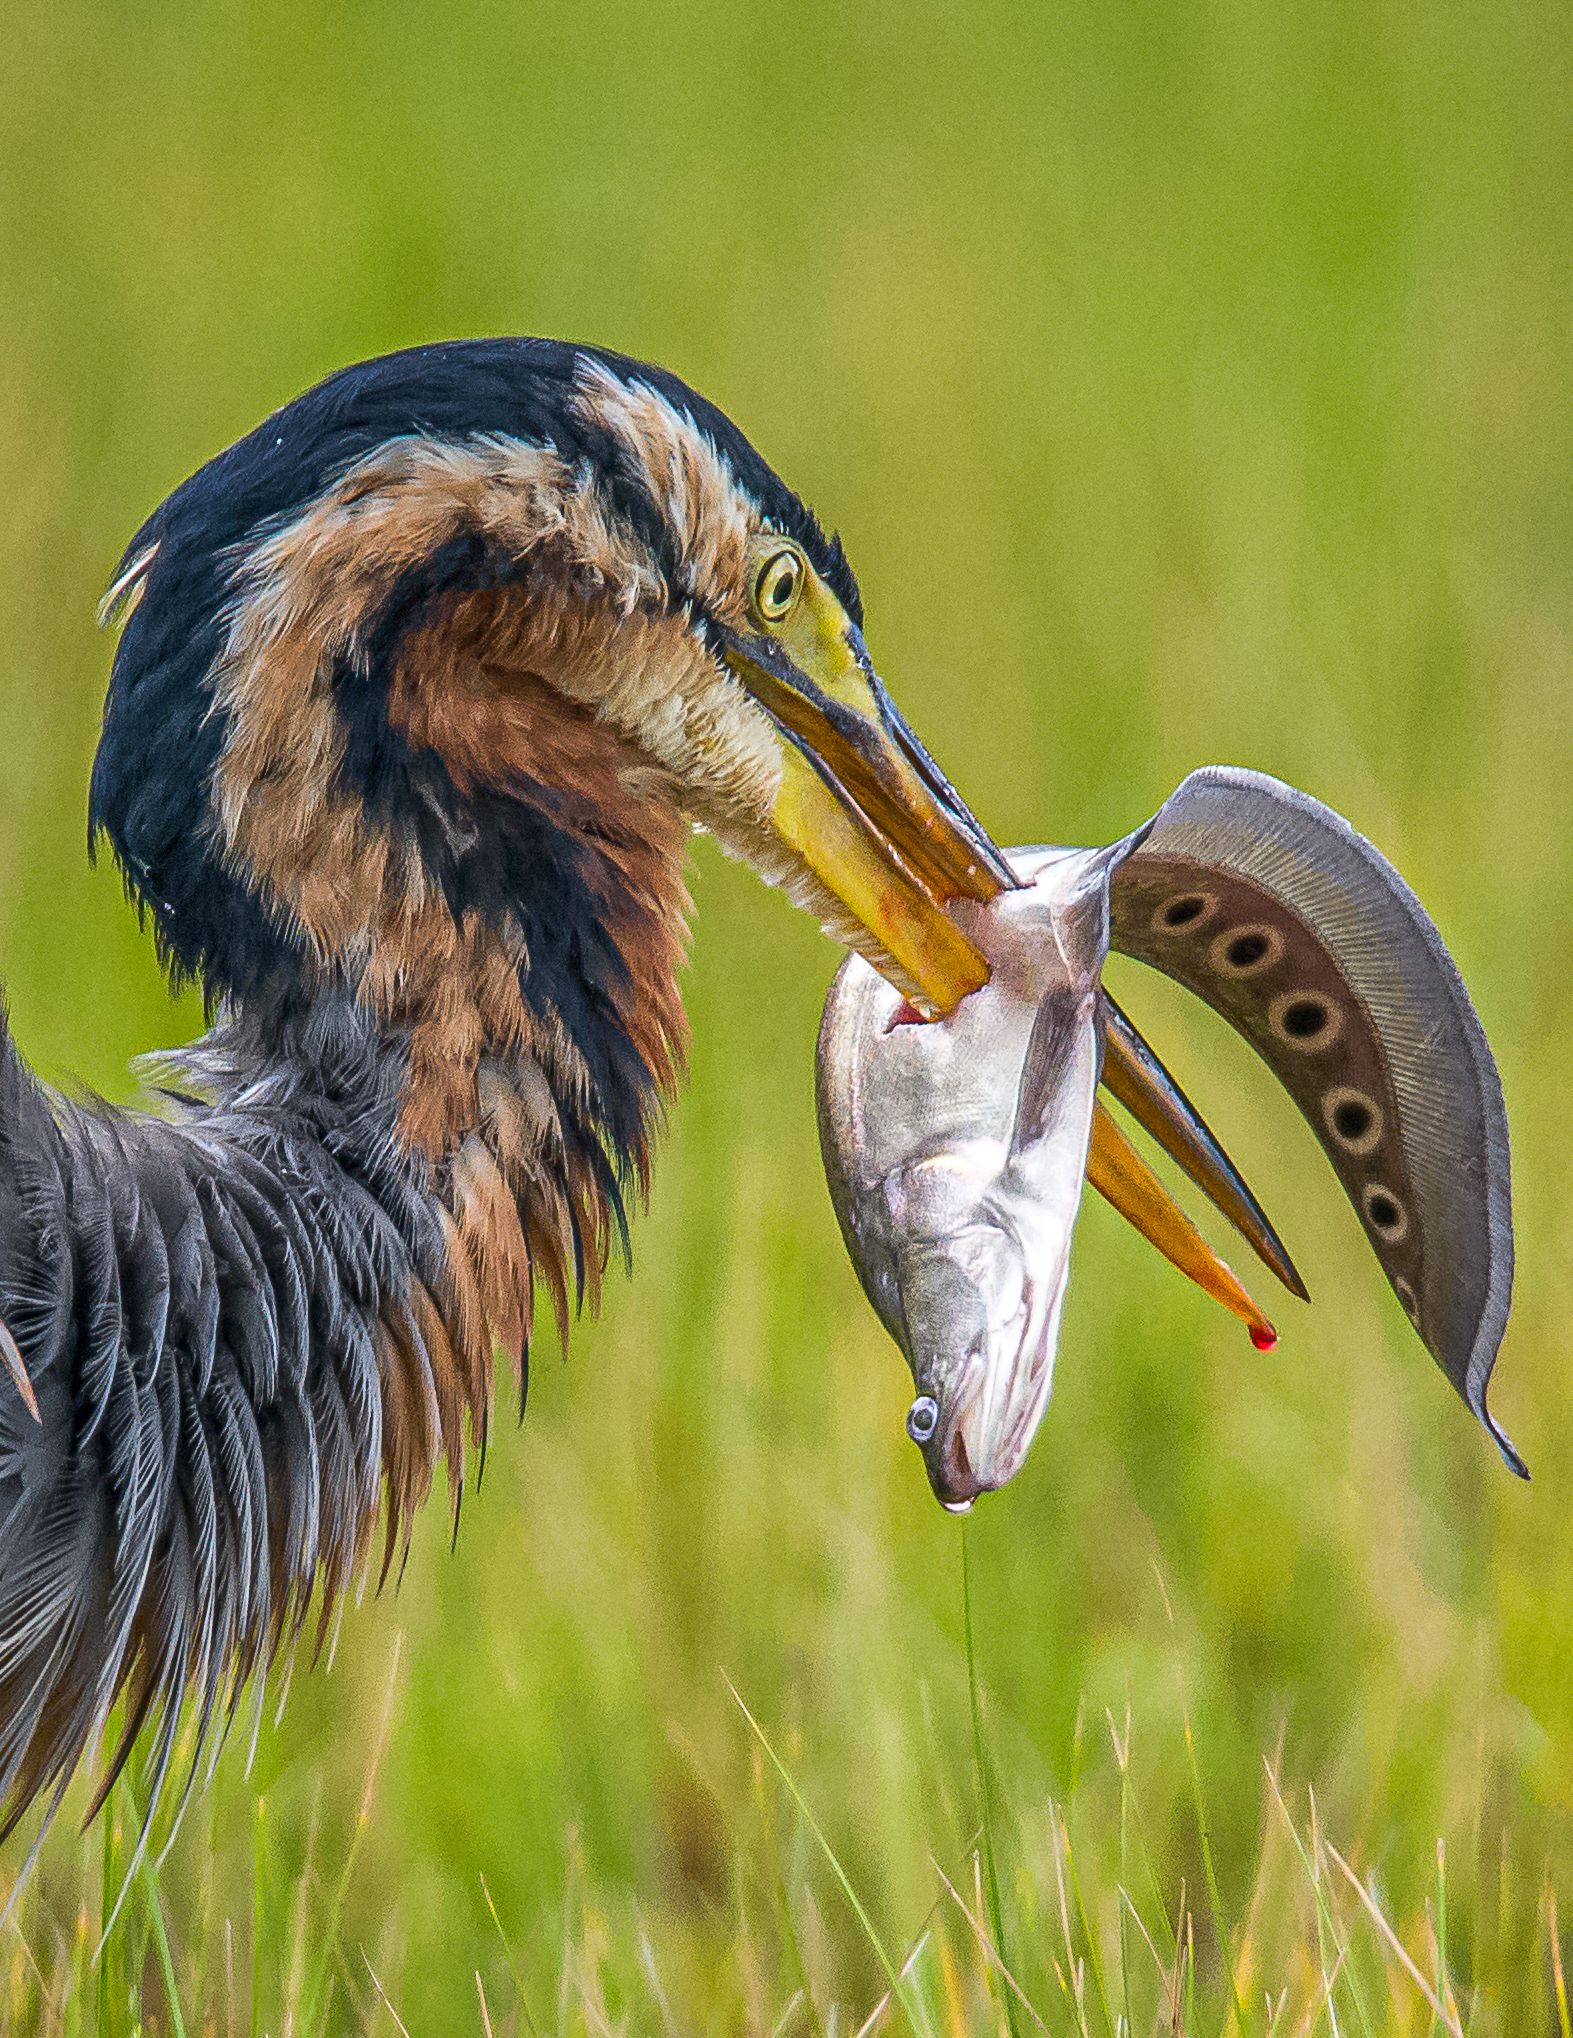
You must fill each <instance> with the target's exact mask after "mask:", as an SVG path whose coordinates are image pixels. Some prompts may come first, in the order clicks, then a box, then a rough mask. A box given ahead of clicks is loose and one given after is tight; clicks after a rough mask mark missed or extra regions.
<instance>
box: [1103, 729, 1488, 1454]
mask: <svg viewBox="0 0 1573 2038" xmlns="http://www.w3.org/2000/svg"><path fill="white" fill-rule="evenodd" d="M1110 907H1111V931H1112V943H1113V946H1114V947H1115V948H1116V949H1118V950H1120V951H1121V952H1122V953H1123V954H1126V955H1132V956H1136V957H1138V958H1139V959H1140V960H1141V961H1143V962H1146V963H1150V964H1151V965H1152V966H1153V967H1155V968H1157V969H1159V970H1162V971H1163V972H1164V973H1165V974H1166V975H1169V976H1171V977H1173V978H1175V979H1176V981H1178V982H1180V983H1182V984H1184V985H1186V987H1187V988H1188V989H1190V990H1192V991H1195V992H1196V993H1197V994H1198V996H1200V997H1202V998H1203V999H1205V1000H1206V1002H1207V1003H1208V1004H1210V1005H1212V1006H1213V1007H1214V1008H1215V1010H1217V1011H1219V1012H1220V1013H1222V1014H1223V1016H1224V1017H1225V1018H1226V1019H1228V1020H1229V1021H1230V1023H1231V1024H1232V1025H1233V1026H1234V1027H1235V1028H1236V1030H1237V1031H1239V1032H1240V1033H1241V1034H1242V1035H1243V1036H1244V1037H1245V1038H1246V1039H1247V1040H1248V1041H1250V1043H1251V1045H1252V1046H1253V1047H1255V1048H1256V1050H1257V1051H1258V1053H1259V1054H1261V1055H1262V1057H1263V1058H1264V1059H1265V1060H1266V1061H1267V1063H1268V1065H1269V1066H1270V1067H1271V1068H1272V1070H1273V1072H1274V1073H1275V1074H1276V1075H1277V1076H1278V1078H1279V1080H1280V1081H1281V1082H1283V1083H1284V1085H1285V1087H1286V1088H1288V1089H1289V1091H1290V1093H1291V1095H1292V1096H1293V1097H1294V1099H1295V1101H1296V1103H1297V1104H1298V1105H1299V1106H1300V1108H1301V1110H1302V1111H1303V1112H1304V1114H1305V1116H1306V1118H1307V1120H1308V1121H1309V1123H1310V1125H1311V1127H1312V1130H1313V1131H1314V1132H1315V1133H1316V1136H1317V1138H1318V1140H1319V1141H1320V1142H1321V1144H1322V1147H1323V1150H1324V1151H1325V1152H1326V1153H1327V1155H1328V1157H1329V1159H1330V1160H1331V1161H1332V1164H1333V1166H1334V1169H1335V1170H1336V1171H1337V1174H1338V1177H1339V1180H1340V1181H1341V1183H1342V1184H1343V1187H1344V1189H1345V1191H1346V1193H1347V1194H1348V1196H1349V1198H1350V1201H1351V1202H1352V1203H1353V1204H1354V1207H1355V1209H1356V1212H1357V1213H1358V1215H1359V1217H1360V1219H1361V1223H1362V1226H1363V1228H1364V1230H1365V1232H1366V1236H1367V1238H1368V1240H1369V1242H1370V1244H1371V1246H1372V1248H1373V1250H1374V1251H1375V1253H1376V1255H1377V1257H1378V1259H1379V1260H1380V1261H1381V1263H1382V1266H1383V1269H1384V1271H1385V1272H1386V1274H1387V1277H1388V1279H1389V1281H1390V1283H1391V1284H1392V1286H1393V1289H1394V1291H1395V1293H1396V1294H1397V1295H1398V1298H1399V1301H1400V1302H1401V1303H1402V1305H1403V1307H1404V1308H1405V1310H1406V1312H1407V1313H1408V1314H1409V1316H1410V1319H1411V1321H1412V1322H1413V1323H1414V1325H1415V1328H1416V1330H1417V1331H1418V1332H1419V1335H1420V1337H1421V1338H1422V1340H1423V1341H1424V1343H1425V1344H1426V1346H1427V1348H1428V1349H1429V1350H1430V1352H1431V1353H1432V1355H1433V1356H1434V1357H1435V1359H1436V1360H1437V1363H1438V1364H1439V1365H1440V1366H1441V1368H1442V1370H1443V1371H1444V1372H1445V1373H1446V1374H1447V1376H1448V1378H1449V1379H1450V1380H1451V1381H1452V1383H1453V1384H1454V1386H1455V1387H1456V1388H1457V1389H1458V1391H1459V1393H1460V1394H1461V1395H1462V1396H1463V1398H1464V1400H1465V1401H1466V1402H1467V1403H1468V1405H1469V1407H1470V1408H1471V1409H1472V1410H1473V1411H1474V1413H1475V1414H1476V1415H1477V1416H1478V1417H1479V1418H1480V1420H1481V1422H1482V1423H1484V1424H1485V1426H1486V1428H1487V1429H1488V1430H1489V1431H1490V1433H1491V1435H1492V1436H1493V1437H1494V1438H1495V1440H1496V1442H1497V1444H1498V1446H1499V1447H1500V1449H1501V1451H1502V1454H1503V1456H1504V1457H1505V1459H1506V1460H1507V1462H1508V1464H1509V1465H1510V1466H1511V1467H1512V1468H1513V1470H1514V1471H1516V1472H1519V1473H1520V1474H1521V1475H1523V1476H1526V1477H1527V1476H1528V1475H1527V1472H1526V1471H1525V1468H1524V1464H1523V1460H1522V1459H1521V1458H1520V1457H1519V1455H1518V1453H1517V1452H1516V1451H1515V1450H1514V1448H1513V1446H1512V1444H1511V1443H1510V1442H1509V1441H1508V1439H1507V1437H1506V1436H1505V1435H1504V1434H1503V1432H1502V1430H1501V1429H1500V1427H1499V1426H1498V1424H1497V1423H1496V1421H1495V1420H1494V1418H1493V1417H1492V1416H1491V1414H1490V1412H1489V1410H1488V1408H1487V1405H1486V1391H1487V1387H1488V1384H1489V1381H1490V1378H1491V1371H1492V1367H1493V1365H1494V1364H1495V1361H1496V1355H1497V1350H1498V1347H1499V1346H1500V1344H1501V1341H1502V1336H1503V1332H1504V1329H1505V1327H1506V1324H1507V1319H1508V1311H1509V1307H1510V1304H1511V1299H1512V1287H1513V1223H1512V1189H1511V1167H1510V1159H1509V1148H1508V1126H1507V1113H1506V1110H1505V1108H1504V1105H1503V1100H1502V1086H1501V1082H1500V1080H1499V1078H1498V1075H1497V1069H1496V1063H1495V1061H1494V1060H1493V1058H1492V1055H1491V1050H1490V1047H1489V1046H1488V1044H1487V1041H1486V1036H1485V1032H1484V1030H1483V1028H1482V1027H1481V1024H1480V1020H1479V1018H1478V1017H1477V1016H1476V1013H1475V1009H1474V1006H1473V1005H1472V1004H1471V1002H1470V999H1469V994H1468V992H1467V991H1466V990H1465V988H1464V983H1463V979H1462V978H1461V977H1460V975H1459V972H1458V969H1457V967H1456V965H1455V964H1454V962H1453V959H1452V957H1451V956H1450V955H1449V954H1448V951H1447V949H1446V947H1445V946H1444V944H1443V942H1442V938H1441V936H1440V935H1439V934H1438V932H1437V930H1436V927H1435V926H1434V925H1433V923H1432V921H1431V919H1430V917H1429V915H1428V914H1427V913H1426V911H1425V908H1424V907H1423V906H1422V905H1421V904H1420V901H1419V900H1418V899H1417V898H1416V897H1415V895H1414V893H1413V892H1412V891H1411V890H1410V889H1409V887H1408V886H1407V885H1406V884H1405V883H1404V881H1403V879H1402V878H1401V877H1400V876H1399V875H1398V873H1397V871H1395V870H1394V869H1393V867H1392V865H1391V864H1390V863H1389V862H1388V861H1387V859H1386V858H1385V857H1384V856H1382V855H1381V853H1380V852H1379V851H1378V850H1377V849H1375V848H1374V847H1373V846H1372V844H1371V843H1369V842H1368V841H1366V840H1365V838H1364V837H1363V836H1361V835H1359V834H1357V833H1356V832H1355V830H1354V829H1353V828H1351V827H1350V826H1349V824H1348V822H1346V821H1345V820H1343V819H1342V818H1341V817H1340V816H1339V815H1338V814H1336V813H1334V812H1333V811H1332V809H1331V808H1329V807H1325V806H1323V805H1322V804H1321V802H1320V801H1318V800H1314V799H1312V798H1310V797H1309V795H1307V794H1305V793H1302V792H1297V791H1295V790H1294V788H1292V787H1290V786H1287V785H1284V784H1282V783H1280V781H1278V780H1277V779H1273V778H1269V777H1266V776H1265V775H1263V774H1261V773H1258V772H1251V771H1243V770H1236V769H1231V768H1229V767H1225V766H1213V767H1209V768H1208V769H1206V770H1203V771H1197V772H1193V773H1192V775H1191V776H1190V777H1189V778H1188V779H1186V780H1185V782H1184V783H1183V784H1182V785H1181V786H1180V787H1179V789H1178V790H1177V791H1176V792H1175V793H1174V795H1173V796H1172V797H1171V798H1170V799H1169V800H1168V801H1167V802H1166V803H1165V805H1164V806H1163V807H1162V808H1161V809H1160V811H1159V813H1158V814H1157V816H1156V817H1155V819H1154V820H1153V823H1152V825H1151V827H1150V829H1149V830H1148V832H1147V834H1146V836H1145V838H1144V839H1143V840H1142V841H1141V843H1140V845H1139V846H1138V847H1137V848H1136V849H1135V850H1134V851H1133V852H1132V853H1131V855H1130V856H1129V857H1128V859H1127V860H1126V862H1125V863H1124V864H1123V866H1122V867H1121V868H1120V870H1119V871H1118V872H1117V873H1116V874H1115V876H1114V878H1113V880H1112V882H1111V886H1110Z"/></svg>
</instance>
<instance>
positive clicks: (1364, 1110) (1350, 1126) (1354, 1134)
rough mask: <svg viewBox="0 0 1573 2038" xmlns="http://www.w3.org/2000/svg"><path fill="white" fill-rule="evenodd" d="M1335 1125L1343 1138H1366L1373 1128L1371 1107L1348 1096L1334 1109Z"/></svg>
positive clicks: (1390, 1206)
mask: <svg viewBox="0 0 1573 2038" xmlns="http://www.w3.org/2000/svg"><path fill="white" fill-rule="evenodd" d="M1333 1125H1334V1128H1335V1129H1336V1131H1337V1132H1338V1134H1339V1136H1340V1137H1341V1138H1343V1139H1364V1137H1365V1135H1366V1134H1367V1133H1368V1132H1369V1131H1370V1130H1371V1112H1370V1109H1369V1107H1368V1106H1367V1105H1365V1104H1361V1103H1358V1102H1357V1101H1356V1100H1355V1099H1354V1098H1353V1097H1351V1098H1348V1099H1347V1100H1346V1101H1345V1102H1344V1103H1342V1104H1340V1105H1338V1107H1337V1108H1336V1109H1335V1110H1334V1112H1333ZM1388 1208H1389V1209H1391V1208H1392V1205H1391V1204H1389V1205H1388Z"/></svg>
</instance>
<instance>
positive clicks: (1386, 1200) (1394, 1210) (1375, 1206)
mask: <svg viewBox="0 0 1573 2038" xmlns="http://www.w3.org/2000/svg"><path fill="white" fill-rule="evenodd" d="M1371 1222H1372V1223H1373V1224H1377V1225H1380V1226H1381V1227H1382V1229H1383V1230H1385V1231H1391V1229H1392V1228H1393V1226H1394V1225H1395V1224H1396V1223H1397V1222H1398V1205H1397V1204H1396V1203H1395V1202H1394V1201H1393V1199H1392V1197H1391V1196H1373V1197H1372V1198H1371Z"/></svg>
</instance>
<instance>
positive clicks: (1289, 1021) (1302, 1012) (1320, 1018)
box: [1284, 998, 1327, 1040]
mask: <svg viewBox="0 0 1573 2038" xmlns="http://www.w3.org/2000/svg"><path fill="white" fill-rule="evenodd" d="M1326 1024H1327V1007H1326V1006H1325V1005H1319V1004H1317V1002H1316V1000H1315V999H1314V998H1297V999H1296V1000H1295V1002H1294V1004H1292V1005H1291V1006H1290V1007H1289V1009H1288V1011H1287V1012H1285V1014H1284V1031H1285V1033H1288V1034H1292V1035H1293V1037H1294V1038H1295V1039H1296V1040H1310V1039H1311V1038H1312V1037H1313V1036H1314V1035H1316V1034H1318V1033H1320V1032H1321V1030H1322V1028H1323V1027H1324V1026H1325V1025H1326Z"/></svg>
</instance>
